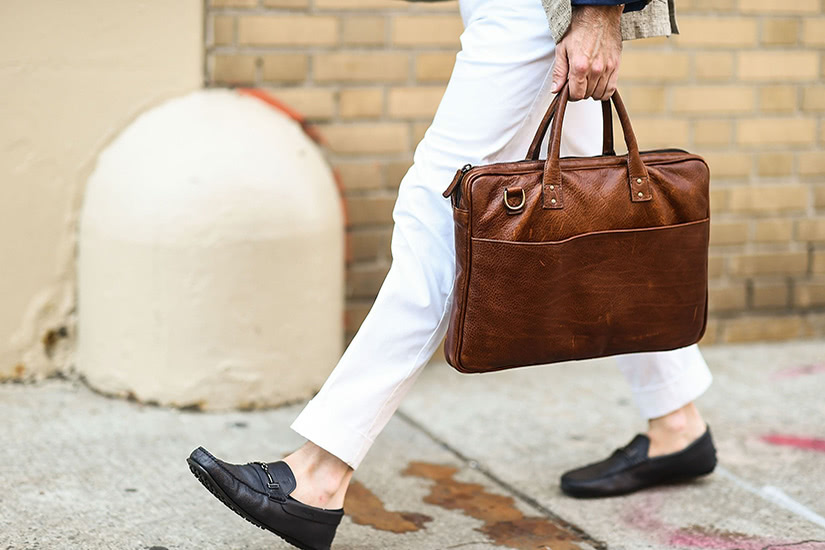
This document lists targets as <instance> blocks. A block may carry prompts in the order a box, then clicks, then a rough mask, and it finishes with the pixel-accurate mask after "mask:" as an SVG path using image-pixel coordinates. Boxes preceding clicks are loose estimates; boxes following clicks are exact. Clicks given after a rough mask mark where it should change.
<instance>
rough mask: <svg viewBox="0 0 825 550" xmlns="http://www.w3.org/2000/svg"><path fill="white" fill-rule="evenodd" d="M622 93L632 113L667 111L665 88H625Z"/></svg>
mask: <svg viewBox="0 0 825 550" xmlns="http://www.w3.org/2000/svg"><path fill="white" fill-rule="evenodd" d="M621 93H622V99H623V100H624V103H625V106H626V107H627V109H628V111H629V112H631V113H662V112H664V110H665V95H666V94H665V87H664V86H661V85H659V86H624V87H623V88H622V92H621Z"/></svg>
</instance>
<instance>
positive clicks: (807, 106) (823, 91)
mask: <svg viewBox="0 0 825 550" xmlns="http://www.w3.org/2000/svg"><path fill="white" fill-rule="evenodd" d="M802 109H803V110H804V111H825V86H810V87H807V86H806V87H805V89H803V90H802ZM823 128H825V126H823Z"/></svg>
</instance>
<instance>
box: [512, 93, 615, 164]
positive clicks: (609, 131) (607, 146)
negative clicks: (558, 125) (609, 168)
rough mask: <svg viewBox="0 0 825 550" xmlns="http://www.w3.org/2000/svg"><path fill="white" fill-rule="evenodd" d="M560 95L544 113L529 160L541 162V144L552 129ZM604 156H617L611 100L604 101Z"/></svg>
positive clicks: (528, 155) (529, 152)
mask: <svg viewBox="0 0 825 550" xmlns="http://www.w3.org/2000/svg"><path fill="white" fill-rule="evenodd" d="M560 95H561V93H558V94H556V96H555V97H554V98H553V101H552V102H550V106H549V107H548V108H547V112H546V113H544V118H543V119H542V120H541V123H540V124H539V127H538V129H537V130H536V135H535V136H533V142H532V143H531V144H530V148H529V149H527V157H526V159H527V160H539V151H540V149H541V142H542V141H544V136H545V134H546V133H547V130H548V129H549V128H550V123H551V122H552V120H553V114H554V113H555V112H556V108H557V107H558V104H559V96H560ZM602 154H603V155H615V154H616V151H615V150H614V149H613V112H612V109H611V108H610V100H609V99H608V100H607V101H602Z"/></svg>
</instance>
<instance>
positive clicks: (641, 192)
mask: <svg viewBox="0 0 825 550" xmlns="http://www.w3.org/2000/svg"><path fill="white" fill-rule="evenodd" d="M569 97H570V89H569V86H568V84H567V83H565V85H564V87H563V88H562V89H561V91H560V92H559V97H558V103H557V105H556V109H555V114H554V115H551V116H552V119H553V121H552V125H551V128H550V143H549V145H548V151H547V160H546V161H545V163H544V175H543V179H542V208H552V209H558V208H563V207H564V193H563V189H562V184H563V180H562V172H561V168H560V163H559V153H560V151H561V131H562V124H563V122H564V112H565V110H566V109H567V101H568V99H569ZM611 100H612V101H613V104H614V105H615V106H616V113H617V114H618V116H619V122H620V123H621V125H622V132H623V134H624V140H625V143H626V144H627V174H628V185H629V189H630V200H631V201H632V202H643V201H649V200H650V199H651V195H650V177H649V175H648V172H647V168H646V167H645V165H644V163H643V162H642V158H641V156H640V155H639V145H638V143H637V142H636V135H635V134H634V133H633V127H632V126H631V124H630V116H629V115H628V114H627V110H626V109H625V106H624V102H623V101H622V98H621V96H620V95H619V92H618V91H616V92H614V93H613V95H612V96H611ZM602 112H603V114H607V113H606V111H605V110H603V111H602ZM606 120H607V119H606ZM604 126H605V128H607V124H606V123H605V124H604ZM611 145H612V144H611ZM611 148H612V147H611Z"/></svg>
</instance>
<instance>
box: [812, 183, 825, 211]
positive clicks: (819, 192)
mask: <svg viewBox="0 0 825 550" xmlns="http://www.w3.org/2000/svg"><path fill="white" fill-rule="evenodd" d="M814 207H815V208H825V185H814Z"/></svg>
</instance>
